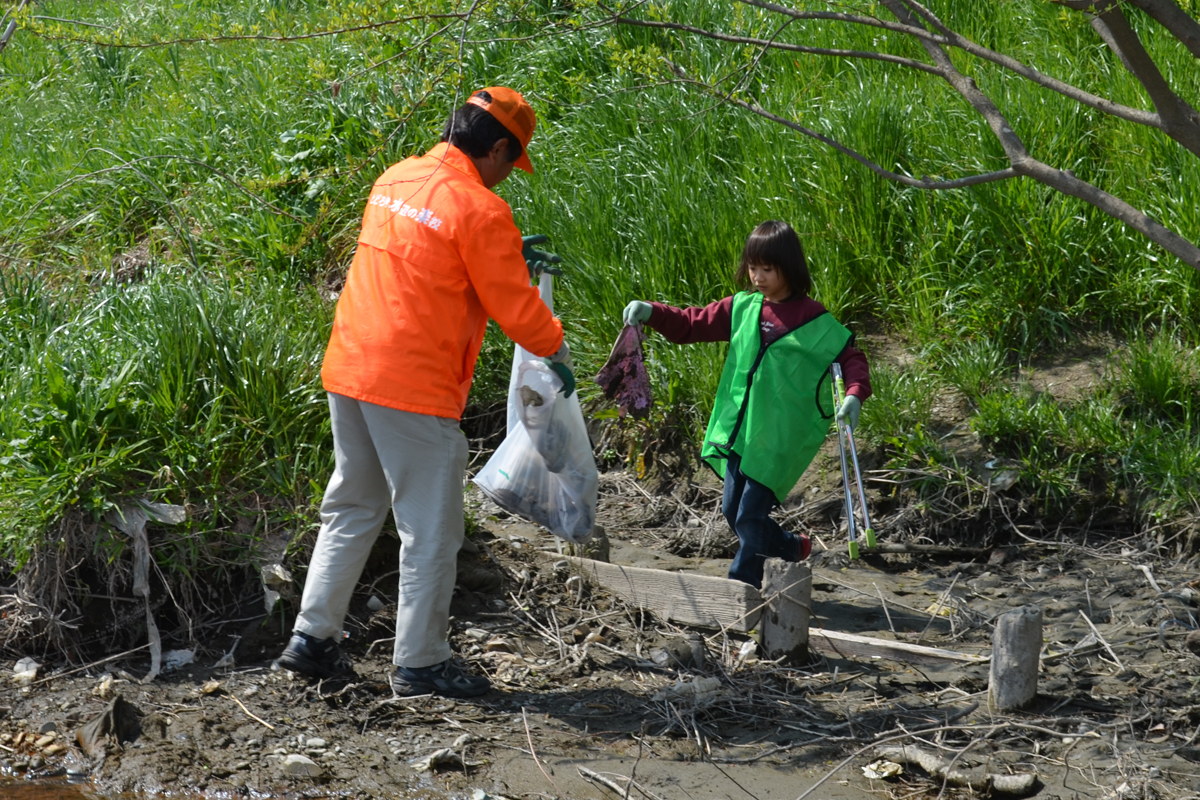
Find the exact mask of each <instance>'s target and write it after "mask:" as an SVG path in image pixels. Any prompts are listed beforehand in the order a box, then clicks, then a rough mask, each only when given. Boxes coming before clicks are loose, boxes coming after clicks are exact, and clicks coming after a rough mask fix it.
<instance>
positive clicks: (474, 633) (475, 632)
mask: <svg viewBox="0 0 1200 800" xmlns="http://www.w3.org/2000/svg"><path fill="white" fill-rule="evenodd" d="M491 635H492V634H491V633H490V632H489V631H486V630H484V629H483V628H467V629H466V630H465V631H463V636H465V637H467V638H468V639H470V640H471V641H473V642H484V641H487V639H488V637H489V636H491Z"/></svg>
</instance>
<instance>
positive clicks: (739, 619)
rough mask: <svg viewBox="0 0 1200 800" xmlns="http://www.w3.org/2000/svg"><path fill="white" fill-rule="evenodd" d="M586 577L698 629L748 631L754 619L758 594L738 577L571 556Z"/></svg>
mask: <svg viewBox="0 0 1200 800" xmlns="http://www.w3.org/2000/svg"><path fill="white" fill-rule="evenodd" d="M568 560H569V561H570V562H571V563H572V564H574V565H575V566H576V567H577V568H578V569H579V571H580V573H581V574H582V575H583V576H584V577H585V578H588V579H590V580H593V581H595V582H596V583H597V584H599V585H600V586H603V587H604V588H605V589H607V590H608V591H609V592H611V593H612V594H614V595H616V596H617V597H619V598H621V599H622V600H624V601H625V602H626V603H629V604H630V605H632V606H636V607H638V608H644V609H646V610H647V611H652V612H653V613H655V614H656V615H658V616H660V617H662V618H663V619H667V620H671V621H673V622H679V623H682V624H684V625H695V626H697V627H701V628H721V629H724V630H730V631H737V632H739V633H747V632H749V631H751V630H753V628H754V626H755V625H756V624H758V618H759V617H760V616H761V614H762V608H761V606H762V596H761V595H760V594H759V593H758V590H757V589H755V588H754V587H753V586H750V585H749V584H746V583H742V582H741V581H731V580H729V579H728V578H714V577H711V576H708V575H694V574H692V573H689V572H667V571H666V570H661V569H649V568H647V567H623V566H620V565H618V564H608V563H605V562H603V561H593V560H592V559H590V558H575V557H572V558H569V559H568Z"/></svg>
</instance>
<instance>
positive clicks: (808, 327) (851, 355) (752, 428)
mask: <svg viewBox="0 0 1200 800" xmlns="http://www.w3.org/2000/svg"><path fill="white" fill-rule="evenodd" d="M734 281H735V282H736V284H737V285H738V287H739V288H742V289H747V288H748V287H749V286H752V287H753V289H752V290H749V291H742V292H739V293H738V294H736V295H733V296H732V297H726V298H725V299H723V300H719V301H717V302H715V303H711V304H709V305H707V306H705V307H704V308H673V307H672V306H668V305H665V304H663V303H646V302H642V301H641V300H634V301H633V302H631V303H630V304H629V305H628V306H626V307H625V312H624V315H623V316H624V321H625V324H627V325H637V324H641V323H644V324H646V325H649V326H650V327H651V328H654V329H655V330H657V331H658V332H659V333H661V334H662V335H663V336H665V337H666V338H667V339H668V340H670V341H672V342H674V343H675V344H691V343H692V342H725V341H727V342H729V353H728V355H727V356H726V359H725V369H724V371H723V372H722V373H721V383H720V386H719V387H718V388H717V396H716V398H715V400H714V403H713V412H712V418H711V419H710V420H709V422H708V431H707V432H706V433H705V436H704V449H703V450H702V451H701V457H702V458H703V459H704V461H705V462H706V463H707V464H708V465H709V466H710V467H712V468H713V470H715V471H716V472H717V474H718V475H724V478H725V493H724V497H723V499H722V501H721V511H722V513H723V514H724V515H725V519H726V520H728V521H729V526H730V527H731V528H733V530H734V532H735V533H737V537H738V540H739V542H740V543H741V546H740V547H739V548H738V552H737V555H736V556H735V557H734V559H733V564H732V565H730V567H729V577H730V578H733V579H734V580H739V581H743V582H744V583H749V584H751V585H752V586H755V587H758V588H761V587H762V578H763V562H765V561H766V559H768V558H782V559H784V560H786V561H803V560H804V559H805V558H807V557H808V554H809V552H810V551H811V549H812V544H811V542H810V541H809V538H808V537H807V536H805V535H804V534H803V533H792V532H790V531H785V530H784V529H783V528H781V527H780V526H779V523H777V522H775V521H774V520H773V519H771V517H770V514H771V510H772V509H773V508H774V507H775V506H776V505H778V504H779V503H781V502H782V501H783V500H784V498H785V497H787V494H788V492H790V491H791V490H792V487H793V486H795V485H796V481H797V480H799V479H800V476H801V475H802V474H803V473H804V470H805V469H807V468H808V465H809V463H811V462H812V460H813V457H814V456H815V455H816V454H817V450H818V449H820V447H821V443H822V442H824V441H825V436H826V434H827V433H828V431H829V425H830V421H831V420H832V419H833V417H834V414H835V412H836V416H837V418H838V419H839V420H844V421H845V422H846V423H847V424H848V425H850V427H851V429H853V428H854V426H855V425H857V424H858V414H859V411H860V409H861V408H862V402H863V401H864V400H866V399H867V398H868V397H870V396H871V384H870V375H869V370H868V367H867V359H866V356H864V355H863V354H862V353H861V352H860V351H858V350H857V349H855V348H854V347H853V346H852V345H851V341H852V340H853V338H854V337H853V335H852V334H851V333H850V331H849V330H847V329H846V328H844V327H843V326H842V325H841V324H839V323H838V322H837V320H835V319H834V318H833V317H832V316H831V315H830V314H829V312H828V311H826V310H825V307H824V306H823V305H821V304H820V303H818V302H817V301H816V300H813V299H812V298H810V297H809V296H808V295H809V292H810V291H811V290H812V278H810V277H809V274H808V265H807V264H806V263H805V260H804V250H803V249H802V248H801V247H800V238H799V237H798V236H796V232H795V231H794V230H792V227H791V226H790V225H788V224H787V223H786V222H778V221H774V220H772V221H769V222H764V223H762V224H761V225H759V226H758V227H757V228H755V229H754V232H753V233H751V234H750V238H749V239H747V240H746V247H745V248H744V249H743V250H742V263H741V265H740V266H739V267H738V271H737V274H736V275H735V276H734ZM834 361H837V362H838V363H839V364H841V365H842V374H843V376H844V378H845V382H846V398H845V400H844V401H843V402H842V406H841V408H839V409H834V408H832V404H833V401H832V393H831V390H830V385H829V367H830V364H832V363H833V362H834Z"/></svg>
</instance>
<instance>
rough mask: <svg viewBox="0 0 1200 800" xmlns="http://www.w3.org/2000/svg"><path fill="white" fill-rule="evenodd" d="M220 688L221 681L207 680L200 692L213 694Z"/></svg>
mask: <svg viewBox="0 0 1200 800" xmlns="http://www.w3.org/2000/svg"><path fill="white" fill-rule="evenodd" d="M220 688H221V682H220V681H205V682H204V685H203V686H201V687H200V694H212V693H213V692H215V691H217V690H218V689H220Z"/></svg>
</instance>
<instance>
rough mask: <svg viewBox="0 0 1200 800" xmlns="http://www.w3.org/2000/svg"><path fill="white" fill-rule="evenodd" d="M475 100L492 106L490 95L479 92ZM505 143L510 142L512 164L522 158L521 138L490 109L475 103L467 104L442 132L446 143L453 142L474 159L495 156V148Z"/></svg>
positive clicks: (508, 156) (455, 114) (447, 123)
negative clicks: (492, 153) (502, 142)
mask: <svg viewBox="0 0 1200 800" xmlns="http://www.w3.org/2000/svg"><path fill="white" fill-rule="evenodd" d="M475 96H477V97H480V98H482V99H483V101H484V102H487V103H490V102H492V96H491V95H490V94H488V93H487V92H476V93H475ZM501 139H508V152H506V153H505V154H504V155H505V157H506V158H507V159H508V160H509V161H516V160H517V159H518V158H520V157H521V153H523V152H524V148H523V147H521V140H520V139H518V138H517V135H516V134H515V133H513V132H512V131H510V130H509V129H508V128H506V127H504V125H502V124H501V123H500V120H498V119H496V118H495V117H493V116H492V115H491V114H489V113H488V112H487V109H485V108H480V107H479V106H477V105H475V104H474V103H464V104H463V107H462V108H460V109H458V111H455V112H454V114H452V115H451V116H450V119H448V120H446V127H445V128H443V129H442V141H443V142H449V143H450V144H452V145H454V146H455V147H457V148H458V149H459V150H462V151H463V152H464V153H466V154H467V155H469V156H471V157H472V158H483V157H484V156H486V155H487V154H488V153H490V152H492V147H493V146H494V145H495V144H496V142H498V141H500V140H501Z"/></svg>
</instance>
